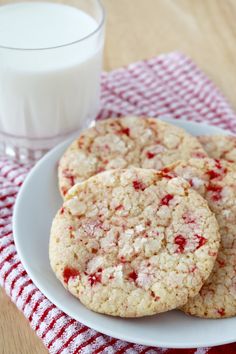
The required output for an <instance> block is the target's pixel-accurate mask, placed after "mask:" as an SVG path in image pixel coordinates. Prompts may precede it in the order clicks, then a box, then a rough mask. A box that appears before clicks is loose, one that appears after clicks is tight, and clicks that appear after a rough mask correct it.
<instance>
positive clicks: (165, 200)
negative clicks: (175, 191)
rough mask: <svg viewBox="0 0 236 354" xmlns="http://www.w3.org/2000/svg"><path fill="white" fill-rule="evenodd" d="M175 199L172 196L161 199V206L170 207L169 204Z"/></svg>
mask: <svg viewBox="0 0 236 354" xmlns="http://www.w3.org/2000/svg"><path fill="white" fill-rule="evenodd" d="M173 198H174V196H173V195H172V194H167V195H165V196H164V197H163V198H162V199H161V205H169V202H170V201H171V200H172V199H173Z"/></svg>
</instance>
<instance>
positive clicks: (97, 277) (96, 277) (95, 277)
mask: <svg viewBox="0 0 236 354" xmlns="http://www.w3.org/2000/svg"><path fill="white" fill-rule="evenodd" d="M98 272H101V269H98ZM88 280H89V282H90V285H91V286H93V285H96V284H97V283H101V280H102V275H101V274H99V273H93V274H90V275H89V277H88Z"/></svg>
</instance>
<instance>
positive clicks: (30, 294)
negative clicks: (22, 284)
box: [22, 288, 38, 312]
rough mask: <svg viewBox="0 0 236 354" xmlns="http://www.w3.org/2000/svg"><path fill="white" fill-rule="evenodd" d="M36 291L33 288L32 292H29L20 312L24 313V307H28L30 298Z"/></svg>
mask: <svg viewBox="0 0 236 354" xmlns="http://www.w3.org/2000/svg"><path fill="white" fill-rule="evenodd" d="M37 291H38V289H37V288H34V289H33V290H31V291H30V292H29V294H28V296H27V298H26V299H25V303H24V306H23V307H22V311H23V312H24V310H25V307H26V305H28V304H29V303H30V300H31V298H32V297H33V296H34V294H35V293H36V292H37Z"/></svg>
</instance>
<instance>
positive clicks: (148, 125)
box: [58, 117, 207, 196]
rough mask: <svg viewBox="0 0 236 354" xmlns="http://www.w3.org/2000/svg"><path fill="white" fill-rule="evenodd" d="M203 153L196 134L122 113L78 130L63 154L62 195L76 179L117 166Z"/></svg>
mask: <svg viewBox="0 0 236 354" xmlns="http://www.w3.org/2000/svg"><path fill="white" fill-rule="evenodd" d="M200 156H201V157H206V156H207V154H206V153H205V151H204V149H203V148H202V146H201V144H200V143H199V142H198V140H197V138H195V137H193V136H191V135H189V134H188V133H187V132H185V131H184V130H183V129H181V128H178V127H176V126H174V125H170V124H167V123H165V122H163V121H161V120H158V119H155V118H142V117H125V118H116V119H112V118H111V119H107V120H103V121H100V122H98V123H96V125H95V126H94V127H92V128H89V129H87V130H85V131H84V132H82V133H81V135H80V136H79V138H78V139H77V140H75V141H74V142H73V143H72V145H71V146H69V148H68V149H67V150H66V152H65V153H64V155H63V156H62V158H61V160H60V163H59V169H58V177H59V188H60V192H61V195H62V196H65V195H66V193H67V191H68V190H69V189H70V188H71V187H72V186H73V185H74V184H75V183H77V182H81V181H84V180H86V179H87V178H89V177H91V176H93V175H95V174H97V173H99V172H102V171H104V170H111V169H116V168H127V167H131V166H134V167H142V168H153V169H156V170H159V169H160V168H162V167H164V166H166V165H168V164H171V163H172V162H174V161H176V160H180V159H182V160H188V159H189V158H190V157H200Z"/></svg>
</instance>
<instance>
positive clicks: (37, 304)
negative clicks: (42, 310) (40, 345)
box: [29, 294, 45, 322]
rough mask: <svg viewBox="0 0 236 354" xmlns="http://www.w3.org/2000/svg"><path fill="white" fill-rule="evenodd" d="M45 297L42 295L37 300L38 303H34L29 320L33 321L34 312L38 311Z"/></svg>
mask: <svg viewBox="0 0 236 354" xmlns="http://www.w3.org/2000/svg"><path fill="white" fill-rule="evenodd" d="M44 299H45V297H44V296H43V294H42V296H41V297H40V298H39V299H38V301H36V303H35V304H34V307H33V308H32V312H31V314H30V316H29V321H30V322H31V321H32V317H33V314H34V313H35V312H36V311H37V308H38V307H39V305H40V304H41V302H42V301H43V300H44Z"/></svg>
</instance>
